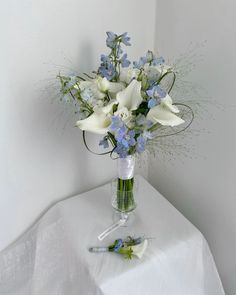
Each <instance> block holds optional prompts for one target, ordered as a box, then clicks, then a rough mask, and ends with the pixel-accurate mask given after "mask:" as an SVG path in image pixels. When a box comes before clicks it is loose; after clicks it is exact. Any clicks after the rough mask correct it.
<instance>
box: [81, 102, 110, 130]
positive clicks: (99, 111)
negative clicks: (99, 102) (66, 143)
mask: <svg viewBox="0 0 236 295" xmlns="http://www.w3.org/2000/svg"><path fill="white" fill-rule="evenodd" d="M114 104H115V102H112V103H110V104H109V105H107V106H105V107H103V108H99V107H97V108H94V113H92V115H90V116H89V117H88V118H86V119H84V120H79V121H77V122H76V126H77V127H79V128H80V129H81V130H84V131H90V132H93V133H97V134H106V133H107V131H108V127H109V126H110V124H111V115H110V112H111V111H112V107H113V105H114Z"/></svg>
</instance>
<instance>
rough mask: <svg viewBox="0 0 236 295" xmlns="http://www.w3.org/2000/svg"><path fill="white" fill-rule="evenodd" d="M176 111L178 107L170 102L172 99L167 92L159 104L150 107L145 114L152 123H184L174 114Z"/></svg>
mask: <svg viewBox="0 0 236 295" xmlns="http://www.w3.org/2000/svg"><path fill="white" fill-rule="evenodd" d="M178 112H179V110H178V108H177V107H176V106H174V105H173V104H172V99H171V97H170V96H169V95H168V94H167V95H166V97H165V98H163V99H162V101H161V103H160V104H159V105H157V106H155V107H154V108H152V109H150V111H149V112H148V114H147V119H148V120H150V121H152V122H153V123H159V124H161V125H164V126H171V127H174V126H178V125H180V124H182V123H184V120H183V119H181V118H180V117H178V116H176V115H175V114H174V113H178Z"/></svg>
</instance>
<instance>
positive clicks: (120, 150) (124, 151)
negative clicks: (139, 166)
mask: <svg viewBox="0 0 236 295" xmlns="http://www.w3.org/2000/svg"><path fill="white" fill-rule="evenodd" d="M114 151H115V152H116V153H117V154H118V155H119V156H120V158H126V157H127V156H128V148H126V147H125V146H124V145H123V144H122V143H119V142H118V143H117V146H116V148H115V150H114Z"/></svg>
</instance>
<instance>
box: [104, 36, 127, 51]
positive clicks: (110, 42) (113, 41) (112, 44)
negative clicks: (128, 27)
mask: <svg viewBox="0 0 236 295" xmlns="http://www.w3.org/2000/svg"><path fill="white" fill-rule="evenodd" d="M118 41H119V42H121V43H123V44H124V45H126V46H130V45H131V44H130V42H129V41H130V37H128V33H127V32H125V33H123V34H122V35H120V36H118V35H117V34H115V33H113V32H107V39H106V44H107V47H109V48H111V49H114V48H116V46H117V43H118Z"/></svg>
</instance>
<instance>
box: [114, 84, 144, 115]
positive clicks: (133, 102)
mask: <svg viewBox="0 0 236 295" xmlns="http://www.w3.org/2000/svg"><path fill="white" fill-rule="evenodd" d="M116 100H117V101H118V103H119V105H118V110H119V109H122V108H123V107H126V108H127V109H128V110H129V111H133V110H136V109H137V108H138V106H139V105H140V103H141V102H142V101H143V98H142V96H141V82H139V81H137V80H132V82H131V83H130V84H129V85H128V86H127V87H126V88H125V89H124V90H122V91H120V92H118V93H117V95H116Z"/></svg>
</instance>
